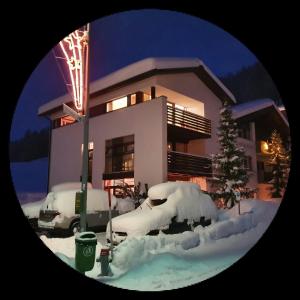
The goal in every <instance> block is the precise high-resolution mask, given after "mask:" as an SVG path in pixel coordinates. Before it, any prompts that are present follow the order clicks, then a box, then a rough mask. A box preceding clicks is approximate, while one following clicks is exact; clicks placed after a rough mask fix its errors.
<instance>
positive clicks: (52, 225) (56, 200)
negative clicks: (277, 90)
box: [38, 188, 119, 233]
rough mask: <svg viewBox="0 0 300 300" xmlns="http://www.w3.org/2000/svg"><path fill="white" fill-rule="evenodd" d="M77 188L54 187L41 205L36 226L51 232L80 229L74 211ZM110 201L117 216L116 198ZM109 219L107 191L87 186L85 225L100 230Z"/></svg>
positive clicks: (78, 216)
mask: <svg viewBox="0 0 300 300" xmlns="http://www.w3.org/2000/svg"><path fill="white" fill-rule="evenodd" d="M76 192H78V189H71V190H65V189H60V188H59V189H56V191H55V192H50V193H49V194H48V195H47V198H46V200H45V201H44V203H43V204H42V206H41V209H40V213H39V219H38V227H39V229H40V230H47V231H52V232H64V233H66V232H67V233H74V232H77V231H79V230H80V215H79V214H76V213H75V197H76ZM111 201H112V216H117V215H118V214H119V213H118V210H117V200H116V198H115V197H114V196H112V197H111ZM108 221H109V204H108V193H107V192H106V191H103V190H100V189H93V188H89V189H88V193H87V227H88V229H94V230H101V229H104V230H105V227H106V224H107V222H108Z"/></svg>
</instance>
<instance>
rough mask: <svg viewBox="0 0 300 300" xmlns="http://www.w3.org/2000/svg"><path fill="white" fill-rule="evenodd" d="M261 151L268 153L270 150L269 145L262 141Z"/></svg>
mask: <svg viewBox="0 0 300 300" xmlns="http://www.w3.org/2000/svg"><path fill="white" fill-rule="evenodd" d="M260 149H261V152H262V153H268V150H269V145H268V143H267V142H265V141H261V143H260Z"/></svg>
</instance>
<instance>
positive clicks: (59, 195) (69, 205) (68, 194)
mask: <svg viewBox="0 0 300 300" xmlns="http://www.w3.org/2000/svg"><path fill="white" fill-rule="evenodd" d="M76 192H78V190H67V191H60V192H55V193H54V192H51V193H49V194H48V195H47V198H46V201H45V202H44V204H43V205H42V209H43V210H57V211H59V212H61V213H62V214H63V215H64V216H66V217H72V216H74V215H75V195H76ZM111 201H112V208H114V207H116V205H117V199H116V198H115V197H114V196H112V198H111ZM108 209H109V205H108V194H107V192H106V191H103V190H100V189H89V190H88V192H87V211H88V212H93V211H102V210H108Z"/></svg>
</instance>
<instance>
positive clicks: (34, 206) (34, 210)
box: [21, 199, 45, 219]
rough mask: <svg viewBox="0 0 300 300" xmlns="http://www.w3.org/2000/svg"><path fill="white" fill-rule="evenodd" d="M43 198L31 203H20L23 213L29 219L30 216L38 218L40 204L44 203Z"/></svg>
mask: <svg viewBox="0 0 300 300" xmlns="http://www.w3.org/2000/svg"><path fill="white" fill-rule="evenodd" d="M44 201H45V199H43V200H40V201H37V202H31V203H26V204H24V205H22V206H21V207H22V209H23V213H24V215H25V216H26V217H28V218H29V219H32V218H38V217H39V214H40V208H41V206H42V204H43V203H44Z"/></svg>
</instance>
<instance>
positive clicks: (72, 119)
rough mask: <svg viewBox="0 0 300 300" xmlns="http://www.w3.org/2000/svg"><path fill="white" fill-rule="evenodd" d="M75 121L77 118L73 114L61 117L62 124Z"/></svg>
mask: <svg viewBox="0 0 300 300" xmlns="http://www.w3.org/2000/svg"><path fill="white" fill-rule="evenodd" d="M74 122H75V119H74V118H73V117H71V116H65V117H62V118H60V126H66V125H69V124H72V123H74Z"/></svg>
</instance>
